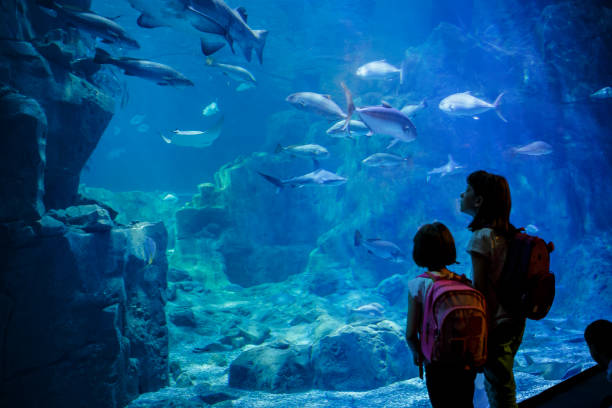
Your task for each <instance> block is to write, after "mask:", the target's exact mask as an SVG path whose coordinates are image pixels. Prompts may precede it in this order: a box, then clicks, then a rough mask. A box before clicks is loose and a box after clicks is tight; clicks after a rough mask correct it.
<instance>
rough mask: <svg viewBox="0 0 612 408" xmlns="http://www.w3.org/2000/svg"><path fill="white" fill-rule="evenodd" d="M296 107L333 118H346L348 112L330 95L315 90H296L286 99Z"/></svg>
mask: <svg viewBox="0 0 612 408" xmlns="http://www.w3.org/2000/svg"><path fill="white" fill-rule="evenodd" d="M285 100H286V101H287V102H289V103H290V104H291V105H293V106H294V107H295V108H297V109H300V110H305V111H308V112H312V113H316V114H318V115H322V116H324V117H326V118H328V119H331V120H337V119H345V118H346V117H347V116H346V113H344V112H343V111H342V109H341V108H340V107H339V106H338V105H337V104H336V102H334V101H333V100H332V98H331V96H329V95H321V94H318V93H315V92H296V93H293V94H291V95H289V96H287V98H286V99H285Z"/></svg>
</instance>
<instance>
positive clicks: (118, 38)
mask: <svg viewBox="0 0 612 408" xmlns="http://www.w3.org/2000/svg"><path fill="white" fill-rule="evenodd" d="M38 4H39V5H40V6H42V7H45V8H48V9H51V10H53V11H54V12H55V13H56V14H57V17H58V18H61V19H62V20H64V21H65V22H66V24H67V25H72V26H74V27H76V28H78V29H79V30H83V31H86V32H88V33H89V34H91V35H93V36H94V37H99V38H102V41H103V42H105V43H108V44H117V45H120V46H126V47H130V48H140V45H139V44H138V42H137V41H136V40H134V39H133V38H132V37H130V36H129V35H128V34H127V32H126V31H125V29H124V28H123V27H121V26H120V25H119V24H117V23H116V22H114V21H113V20H111V19H109V18H106V17H102V16H100V15H98V14H95V13H92V12H91V11H85V10H77V9H72V8H69V7H67V6H62V5H60V4H57V3H55V2H54V1H47V0H38Z"/></svg>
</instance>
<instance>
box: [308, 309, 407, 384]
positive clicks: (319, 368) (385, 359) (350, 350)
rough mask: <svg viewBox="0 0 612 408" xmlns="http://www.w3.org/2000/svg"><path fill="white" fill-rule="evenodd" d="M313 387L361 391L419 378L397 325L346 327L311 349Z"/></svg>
mask: <svg viewBox="0 0 612 408" xmlns="http://www.w3.org/2000/svg"><path fill="white" fill-rule="evenodd" d="M312 365H313V370H314V386H315V387H316V388H319V389H325V390H345V391H349V390H350V391H364V390H370V389H373V388H378V387H381V386H384V385H387V384H391V383H393V382H396V381H402V380H407V379H409V378H411V377H414V376H417V375H418V370H417V367H416V366H415V365H414V364H413V363H412V356H411V354H410V351H409V350H408V346H407V345H406V340H405V339H404V334H403V331H402V329H401V327H399V326H398V325H397V324H395V323H393V322H391V321H388V320H384V321H382V322H379V323H376V324H371V325H368V326H351V325H347V326H344V327H341V328H340V329H338V330H336V331H335V332H334V333H332V334H330V335H328V336H325V337H323V338H322V339H321V340H319V341H318V342H317V343H315V344H314V345H313V347H312Z"/></svg>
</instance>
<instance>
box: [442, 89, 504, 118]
mask: <svg viewBox="0 0 612 408" xmlns="http://www.w3.org/2000/svg"><path fill="white" fill-rule="evenodd" d="M502 96H504V92H502V93H500V94H499V96H498V97H497V98H496V99H495V102H493V103H489V102H486V101H483V100H482V99H479V98H477V97H475V96H473V95H472V94H471V93H470V91H467V92H462V93H456V94H452V95H450V96H447V97H446V98H444V99H442V100H441V101H440V104H439V105H438V107H439V108H440V110H441V111H443V112H445V113H447V114H449V115H453V116H472V117H477V116H476V115H478V114H481V113H483V112H486V111H488V110H491V109H495V113H497V116H499V118H500V119H501V120H503V121H504V122H508V121H507V120H506V118H504V117H503V116H502V114H501V112H500V111H499V105H500V102H501V98H502Z"/></svg>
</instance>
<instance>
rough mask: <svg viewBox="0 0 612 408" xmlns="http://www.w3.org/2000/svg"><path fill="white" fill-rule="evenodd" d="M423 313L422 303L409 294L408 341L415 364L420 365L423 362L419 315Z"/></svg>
mask: <svg viewBox="0 0 612 408" xmlns="http://www.w3.org/2000/svg"><path fill="white" fill-rule="evenodd" d="M420 315H421V305H420V304H419V303H418V302H417V301H416V300H415V299H414V298H413V297H412V296H411V295H410V294H408V317H407V319H406V341H407V342H408V347H410V350H411V351H412V358H413V361H414V364H415V365H417V366H420V365H421V364H422V362H423V357H422V354H421V343H420V341H419V336H418V324H419V318H418V317H419V316H420Z"/></svg>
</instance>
